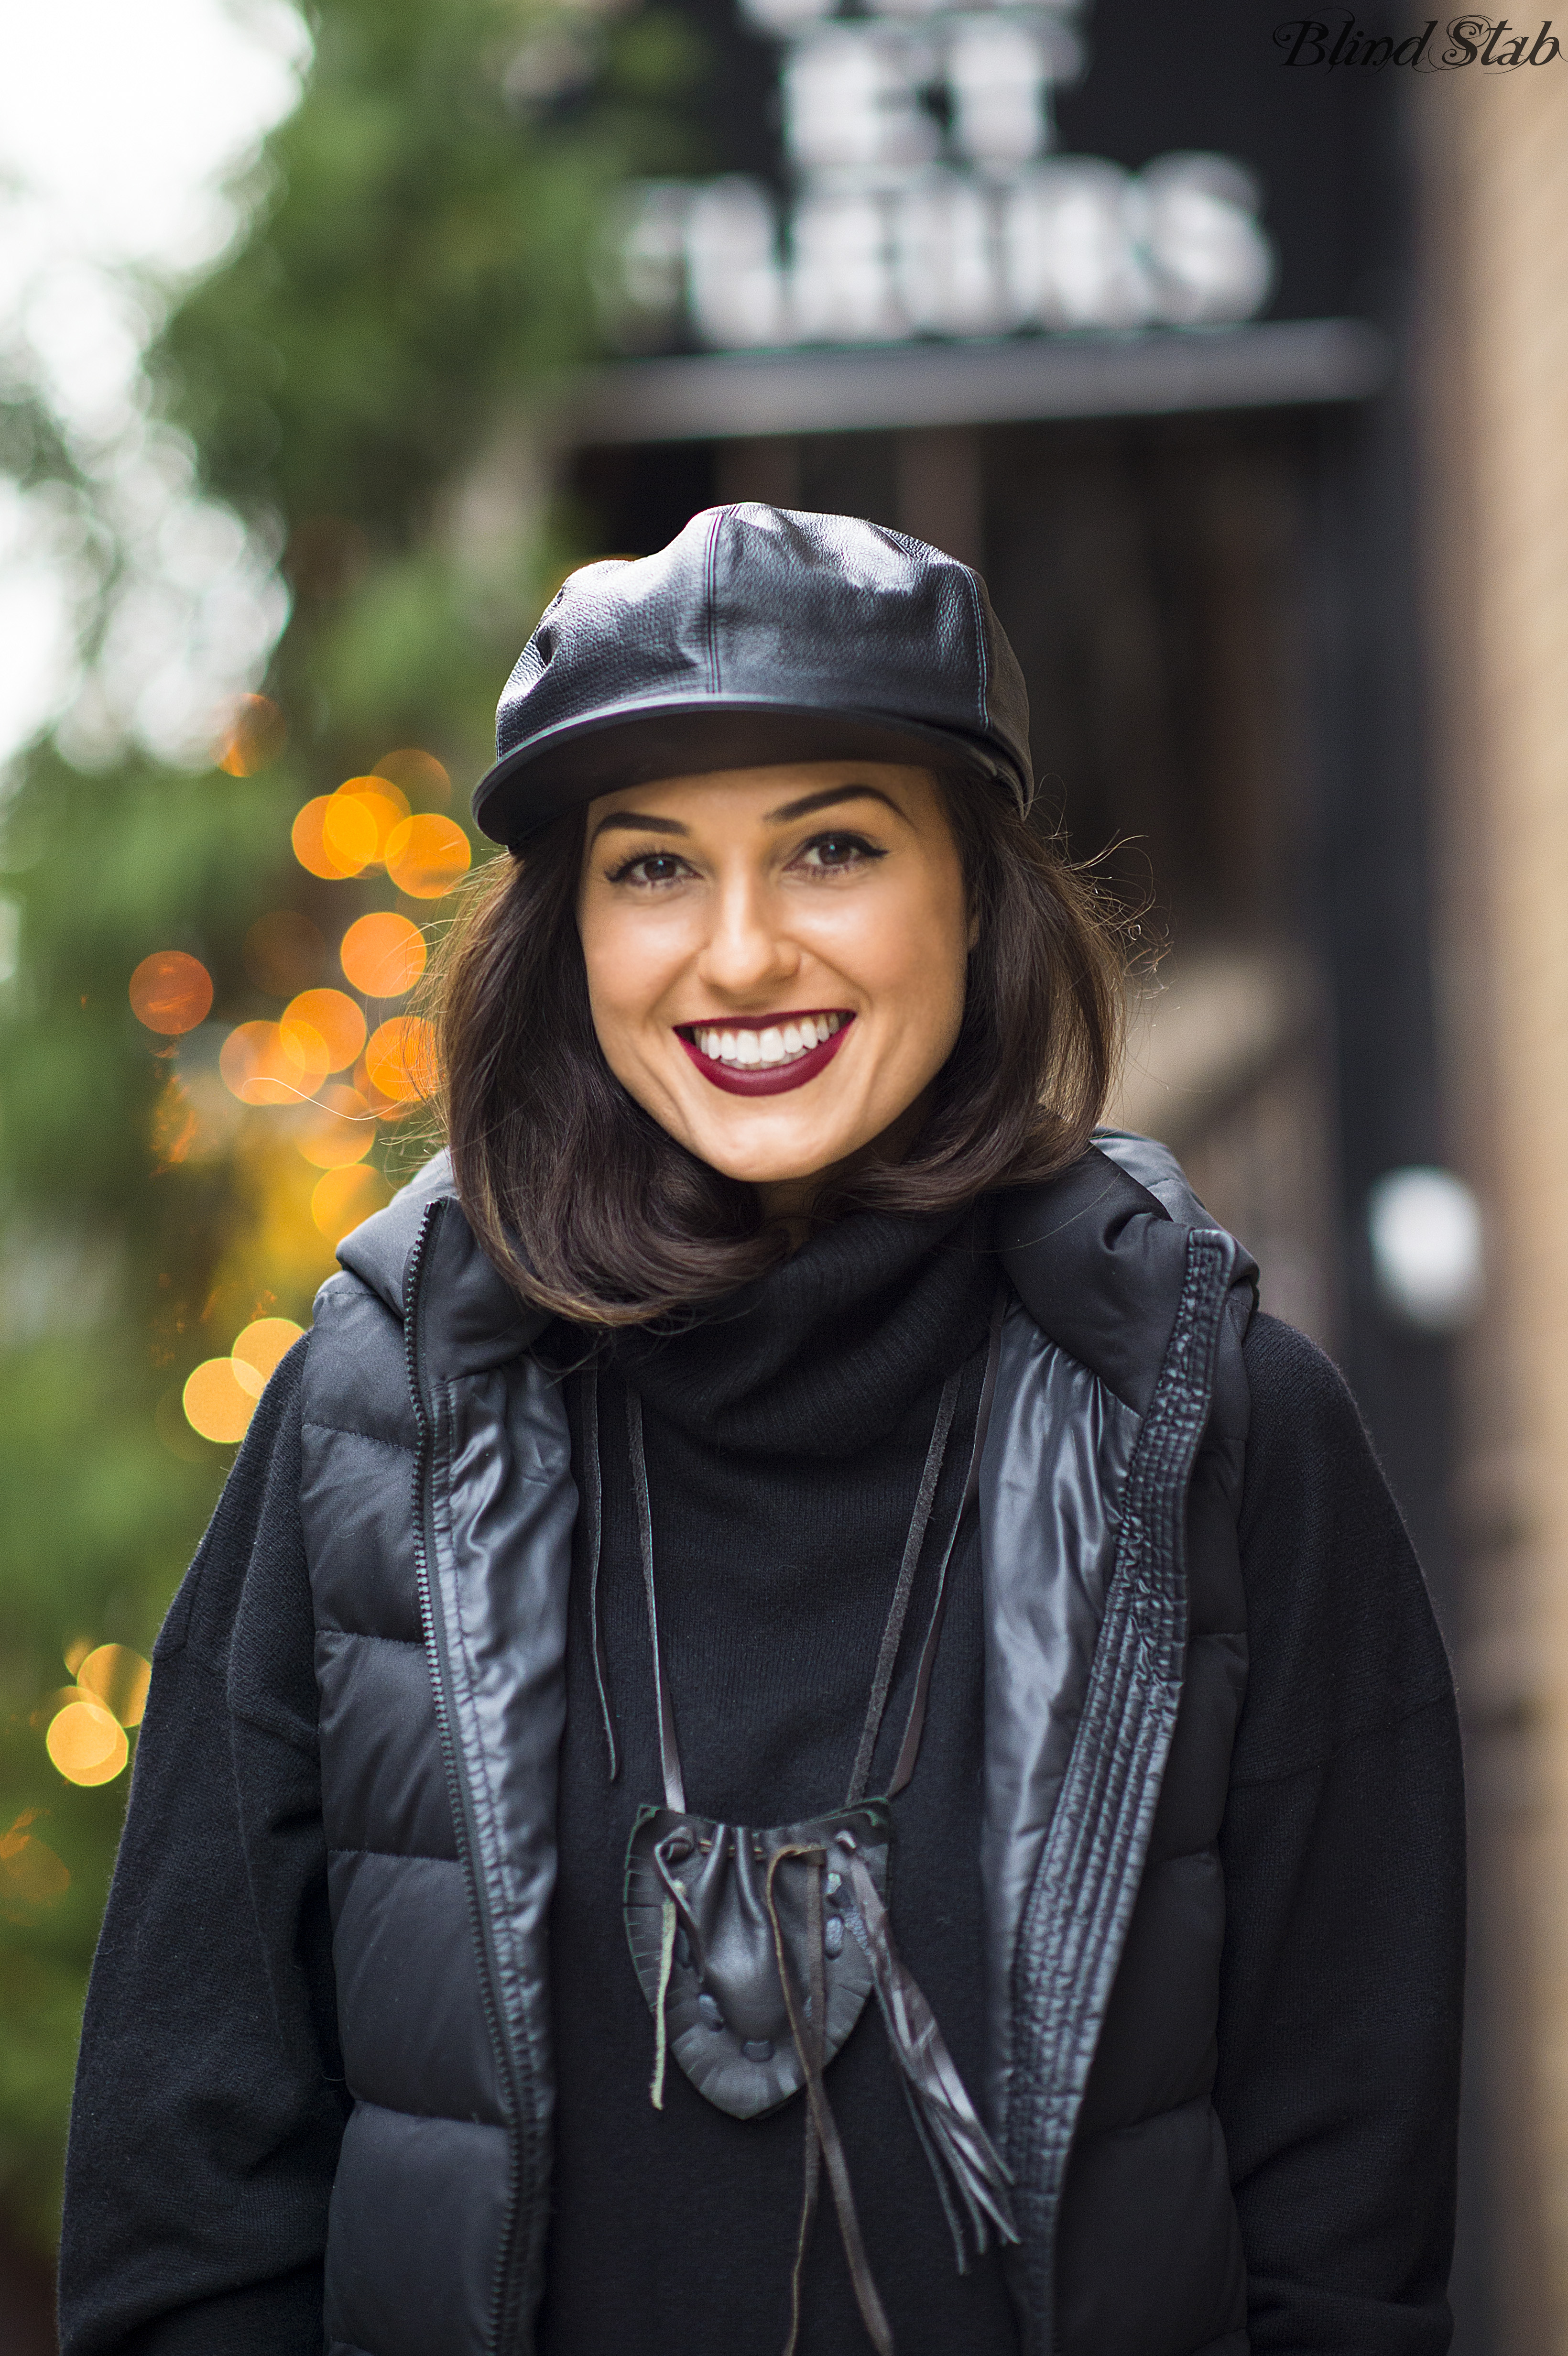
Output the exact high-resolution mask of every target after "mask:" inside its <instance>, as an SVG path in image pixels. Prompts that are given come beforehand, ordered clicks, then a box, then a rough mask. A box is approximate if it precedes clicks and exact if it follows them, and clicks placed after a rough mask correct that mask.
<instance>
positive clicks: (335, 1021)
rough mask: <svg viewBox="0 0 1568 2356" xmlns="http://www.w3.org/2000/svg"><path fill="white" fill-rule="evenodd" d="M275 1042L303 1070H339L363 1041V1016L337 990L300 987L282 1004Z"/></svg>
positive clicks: (356, 1053)
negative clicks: (285, 1003)
mask: <svg viewBox="0 0 1568 2356" xmlns="http://www.w3.org/2000/svg"><path fill="white" fill-rule="evenodd" d="M278 1043H279V1044H280V1046H281V1047H282V1049H283V1054H284V1055H287V1056H289V1057H290V1058H291V1059H292V1060H293V1062H294V1063H296V1064H299V1065H300V1066H302V1067H303V1068H304V1069H305V1070H316V1069H318V1068H319V1071H320V1073H321V1074H322V1076H325V1074H326V1073H328V1072H341V1071H343V1070H344V1069H345V1068H346V1066H348V1065H350V1064H352V1063H353V1062H354V1060H355V1058H356V1056H357V1055H358V1053H359V1051H360V1049H361V1048H362V1047H363V1046H364V1044H365V1017H364V1015H363V1014H362V1013H361V1012H360V1011H359V1009H358V1007H357V1005H356V1004H355V1002H354V1001H353V1000H352V999H351V998H349V997H347V995H346V994H345V993H344V991H341V990H304V991H301V992H300V994H299V996H298V997H297V998H295V999H292V1000H291V1001H290V1002H289V1004H288V1005H287V1006H285V1007H284V1009H283V1014H282V1016H281V1017H280V1018H279V1023H278Z"/></svg>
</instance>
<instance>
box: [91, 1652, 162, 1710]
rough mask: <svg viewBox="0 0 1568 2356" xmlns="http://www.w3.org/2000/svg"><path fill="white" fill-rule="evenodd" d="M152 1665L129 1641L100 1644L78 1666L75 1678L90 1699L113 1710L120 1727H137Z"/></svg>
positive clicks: (145, 1704) (145, 1702)
mask: <svg viewBox="0 0 1568 2356" xmlns="http://www.w3.org/2000/svg"><path fill="white" fill-rule="evenodd" d="M152 1678H153V1665H152V1663H151V1661H149V1660H147V1659H145V1658H144V1655H142V1654H140V1653H135V1652H133V1651H132V1649H131V1647H130V1645H129V1644H99V1645H96V1646H95V1647H94V1648H93V1650H92V1651H91V1653H89V1654H88V1655H87V1657H86V1659H85V1660H83V1661H81V1662H80V1664H79V1665H78V1667H77V1672H76V1681H77V1684H78V1685H79V1686H80V1687H81V1688H82V1691H83V1693H84V1694H85V1696H86V1697H87V1698H88V1699H89V1700H91V1701H99V1702H101V1703H102V1704H103V1707H104V1708H105V1709H107V1710H112V1712H113V1714H114V1716H115V1717H116V1718H117V1719H119V1721H120V1723H121V1725H122V1726H140V1725H141V1723H142V1719H143V1715H144V1712H145V1710H146V1707H147V1687H148V1686H149V1685H150V1684H151V1683H152Z"/></svg>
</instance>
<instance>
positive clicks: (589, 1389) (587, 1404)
mask: <svg viewBox="0 0 1568 2356" xmlns="http://www.w3.org/2000/svg"><path fill="white" fill-rule="evenodd" d="M582 1441H583V1445H582V1463H583V1470H584V1471H585V1472H586V1473H587V1475H588V1499H587V1504H588V1529H589V1573H588V1616H589V1618H590V1620H591V1621H592V1623H593V1682H594V1684H595V1686H596V1687H598V1689H599V1715H600V1717H601V1719H603V1725H604V1748H605V1751H607V1753H608V1754H609V1761H610V1781H611V1782H612V1783H613V1782H614V1781H615V1778H616V1776H617V1775H618V1774H619V1773H620V1761H619V1760H618V1759H617V1757H616V1755H615V1725H614V1720H613V1719H612V1717H611V1715H610V1694H609V1688H608V1687H607V1685H606V1683H605V1678H604V1632H603V1628H602V1627H601V1625H600V1622H599V1567H600V1564H601V1561H602V1560H603V1553H604V1475H603V1466H602V1464H601V1462H600V1458H599V1377H598V1376H597V1375H596V1374H594V1373H593V1372H592V1369H590V1371H589V1373H588V1374H587V1375H586V1376H584V1378H583V1385H582Z"/></svg>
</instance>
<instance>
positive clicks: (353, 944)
mask: <svg viewBox="0 0 1568 2356" xmlns="http://www.w3.org/2000/svg"><path fill="white" fill-rule="evenodd" d="M427 955H428V951H427V948H426V946H425V937H424V935H423V934H422V933H421V930H420V928H419V926H417V925H416V924H413V923H412V922H411V920H410V919H409V918H408V917H407V916H395V915H393V914H392V912H391V911H390V910H382V911H380V912H379V913H378V914H377V915H375V916H360V917H357V919H356V921H355V922H354V923H353V924H352V925H350V926H349V927H348V930H347V932H346V933H345V934H344V936H343V946H342V948H341V949H340V950H339V951H338V956H339V958H340V959H341V961H342V966H343V970H344V972H345V973H346V974H347V977H348V980H350V981H351V982H352V983H353V984H354V987H355V989H356V990H360V991H364V993H365V995H366V997H367V998H401V996H402V994H403V992H404V991H406V990H411V989H412V988H413V986H414V984H415V982H416V981H417V980H419V978H420V976H421V973H422V972H423V971H424V969H425V959H426V957H427Z"/></svg>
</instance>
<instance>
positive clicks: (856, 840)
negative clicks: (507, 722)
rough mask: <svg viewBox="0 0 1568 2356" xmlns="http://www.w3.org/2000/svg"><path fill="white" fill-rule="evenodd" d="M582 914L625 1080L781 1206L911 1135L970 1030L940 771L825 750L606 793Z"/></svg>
mask: <svg viewBox="0 0 1568 2356" xmlns="http://www.w3.org/2000/svg"><path fill="white" fill-rule="evenodd" d="M578 926H579V928H580V930H581V937H582V950H583V956H584V958H585V959H586V962H587V967H588V992H589V998H590V1001H591V1002H592V1009H593V1023H594V1027H595V1029H596V1030H597V1032H598V1034H599V1044H600V1045H601V1046H602V1047H603V1051H604V1055H605V1060H606V1061H607V1062H608V1064H609V1066H610V1068H611V1070H612V1071H613V1073H614V1075H615V1076H616V1078H617V1079H618V1080H620V1081H621V1083H622V1084H623V1086H624V1087H625V1088H627V1089H628V1090H629V1091H630V1093H631V1094H632V1095H633V1096H634V1097H635V1098H636V1100H637V1102H638V1103H639V1104H640V1105H641V1106H643V1108H645V1111H647V1112H649V1113H651V1114H652V1115H653V1117H654V1119H656V1121H657V1122H659V1124H660V1126H661V1127H662V1128H664V1129H667V1130H668V1131H669V1133H670V1135H671V1136H672V1137H676V1138H678V1139H679V1141H680V1142H681V1143H682V1144H683V1145H685V1146H687V1147H688V1148H689V1149H690V1151H692V1152H693V1153H695V1154H697V1155H699V1157H700V1159H701V1160H702V1161H704V1162H710V1163H711V1164H712V1166H713V1167H714V1168H715V1169H716V1170H721V1171H723V1172H724V1173H725V1174H726V1175H727V1176H728V1177H731V1178H739V1179H741V1180H744V1181H746V1182H747V1183H750V1184H752V1185H755V1186H761V1187H764V1188H770V1189H777V1190H781V1191H780V1192H779V1193H777V1194H774V1195H773V1198H772V1203H771V1207H775V1208H778V1209H788V1208H790V1207H793V1201H792V1197H791V1182H798V1181H801V1180H806V1179H815V1178H817V1177H819V1176H820V1175H821V1174H822V1173H825V1172H827V1171H829V1170H831V1169H833V1168H835V1167H836V1166H837V1164H839V1163H841V1162H847V1161H848V1160H849V1158H850V1157H851V1155H854V1154H857V1153H859V1152H861V1151H863V1150H864V1149H866V1148H867V1147H869V1146H872V1145H874V1144H875V1143H876V1142H877V1141H879V1140H882V1141H883V1150H884V1151H886V1150H889V1148H890V1147H891V1146H901V1144H903V1143H905V1142H907V1139H906V1138H905V1137H903V1136H902V1135H901V1132H900V1131H899V1130H897V1129H896V1127H895V1124H897V1123H899V1122H900V1120H901V1116H904V1115H910V1116H911V1121H912V1123H918V1119H919V1113H918V1110H912V1108H916V1107H917V1104H918V1100H919V1099H920V1098H921V1097H922V1095H923V1091H924V1090H925V1089H926V1088H927V1087H929V1086H930V1084H931V1082H932V1080H933V1078H934V1077H935V1076H936V1074H937V1073H938V1071H940V1069H941V1068H942V1066H943V1065H944V1063H945V1061H946V1059H947V1056H948V1055H949V1054H950V1053H951V1051H952V1048H953V1045H954V1042H955V1040H956V1038H957V1036H958V1027H959V1023H960V1022H961V1020H962V1018H963V1012H964V980H965V964H966V961H967V956H968V950H969V946H970V922H969V915H968V910H967V907H966V905H965V890H964V878H963V873H962V870H961V867H960V863H959V858H958V852H957V849H956V846H955V843H954V840H953V836H952V833H951V831H950V830H949V828H948V824H947V819H946V816H945V814H944V809H943V807H942V800H941V797H940V795H939V793H938V791H937V787H936V784H935V781H934V779H933V777H932V776H930V774H929V773H928V772H927V771H926V770H924V769H916V768H906V767H903V766H899V765H897V764H895V763H892V762H882V761H809V762H802V763H799V764H794V763H787V764H781V765H779V766H769V767H765V768H754V769H727V770H724V771H721V772H720V773H718V774H717V775H713V776H697V777H668V778H666V779H664V780H662V781H661V782H660V783H659V784H657V785H653V786H631V787H626V788H624V790H623V791H621V792H618V793H613V794H605V795H603V796H602V797H601V798H600V799H599V800H597V801H595V802H593V803H592V804H591V805H590V808H589V812H588V826H587V832H586V838H585V844H584V851H583V862H582V875H581V885H580V888H579V894H578ZM907 1126H909V1124H906V1127H907ZM890 1130H891V1131H893V1132H894V1135H893V1138H892V1139H891V1140H890V1139H889V1138H888V1136H887V1132H889V1131H890ZM796 1199H798V1198H796Z"/></svg>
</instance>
